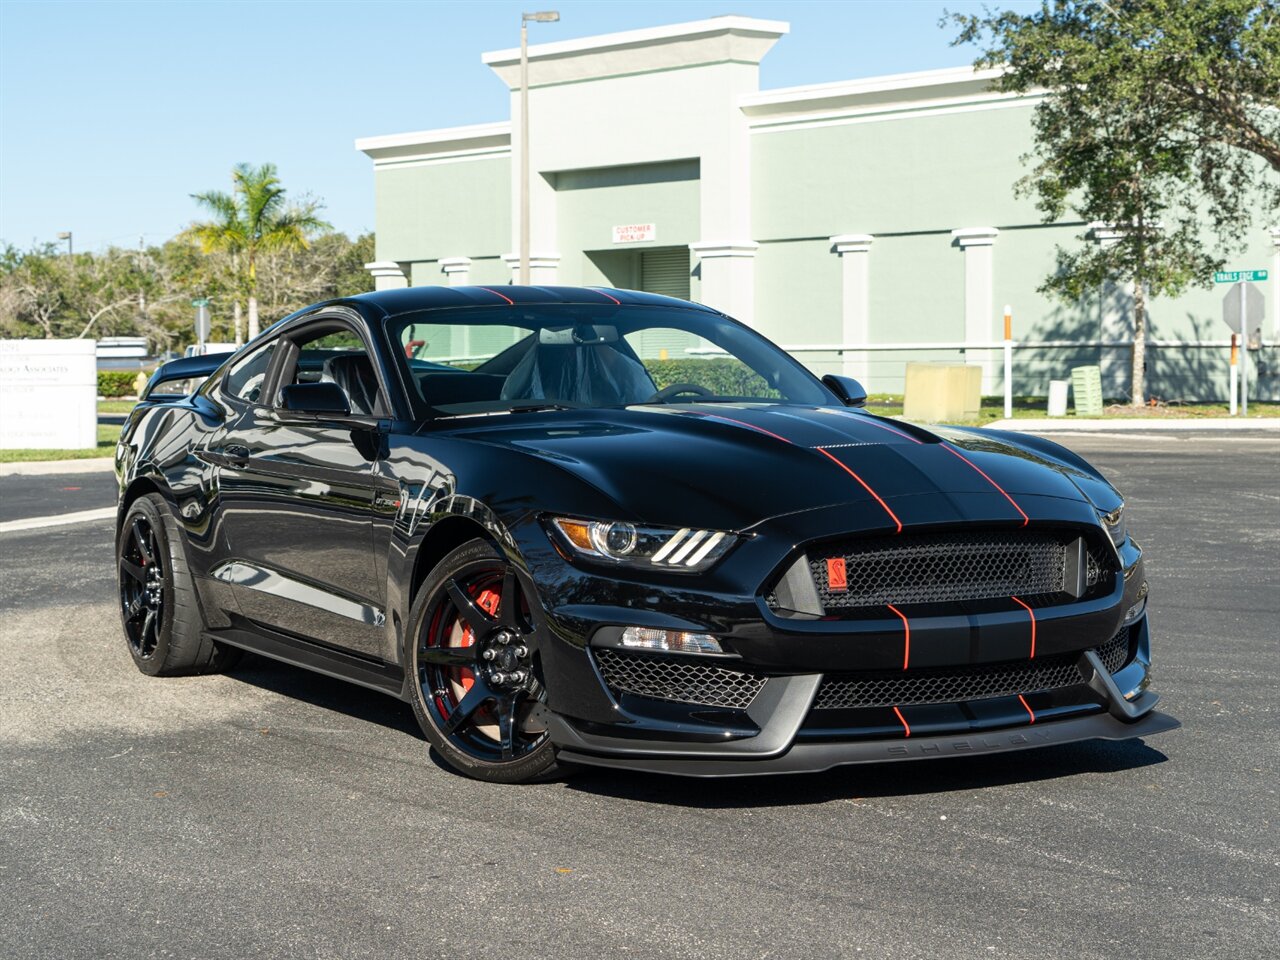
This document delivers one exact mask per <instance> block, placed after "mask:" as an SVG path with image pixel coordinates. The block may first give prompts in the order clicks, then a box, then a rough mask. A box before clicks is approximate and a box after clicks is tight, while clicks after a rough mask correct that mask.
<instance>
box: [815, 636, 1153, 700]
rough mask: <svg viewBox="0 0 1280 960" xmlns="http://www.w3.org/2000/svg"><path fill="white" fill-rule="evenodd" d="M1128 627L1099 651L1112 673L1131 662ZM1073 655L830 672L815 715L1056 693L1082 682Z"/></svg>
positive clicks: (819, 692) (819, 695)
mask: <svg viewBox="0 0 1280 960" xmlns="http://www.w3.org/2000/svg"><path fill="white" fill-rule="evenodd" d="M1129 647H1130V644H1129V628H1128V627H1124V628H1122V629H1121V630H1120V632H1119V633H1117V634H1116V635H1115V636H1114V637H1112V638H1111V639H1110V640H1108V641H1107V642H1106V643H1105V644H1103V645H1102V646H1100V647H1098V648H1097V653H1098V656H1099V657H1101V659H1102V662H1103V664H1104V665H1105V666H1106V668H1107V670H1108V671H1110V672H1111V673H1115V672H1116V671H1117V670H1119V669H1120V668H1121V667H1123V666H1124V665H1125V664H1126V663H1128V661H1129V652H1130V651H1129ZM1078 659H1079V656H1078V655H1077V654H1074V653H1068V654H1059V655H1057V656H1051V657H1040V658H1037V659H1035V660H1018V661H1014V662H1010V663H993V664H983V665H981V666H972V667H949V668H945V669H939V670H909V671H902V672H900V673H848V674H838V673H830V674H827V675H826V677H824V678H823V680H822V685H821V686H820V687H819V688H818V696H817V698H816V699H815V700H814V704H813V707H814V709H815V710H848V709H852V708H856V707H892V706H906V705H908V704H919V703H957V702H960V701H963V700H985V699H987V698H990V697H1011V696H1013V695H1015V694H1019V693H1035V692H1036V691H1038V690H1057V689H1059V688H1061V687H1070V686H1074V685H1076V684H1078V683H1083V682H1084V679H1085V678H1084V676H1083V675H1082V674H1081V673H1080V670H1079V669H1078V668H1077V667H1076V661H1077V660H1078Z"/></svg>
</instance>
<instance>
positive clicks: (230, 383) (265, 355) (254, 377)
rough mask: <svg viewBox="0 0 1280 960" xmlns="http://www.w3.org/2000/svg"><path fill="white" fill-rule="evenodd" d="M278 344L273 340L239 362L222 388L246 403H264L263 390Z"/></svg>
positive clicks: (229, 372)
mask: <svg viewBox="0 0 1280 960" xmlns="http://www.w3.org/2000/svg"><path fill="white" fill-rule="evenodd" d="M275 349H276V342H275V341H274V340H273V341H271V343H268V344H267V345H266V346H265V347H259V348H258V349H257V350H255V351H254V352H253V353H251V354H249V355H248V356H247V357H245V358H244V359H243V360H238V361H237V362H236V363H235V365H234V366H232V368H231V369H230V370H228V371H227V375H226V377H225V378H224V379H223V381H222V388H223V389H224V390H225V391H226V392H227V393H229V394H230V395H231V396H233V397H235V398H236V399H238V400H244V401H245V402H246V403H260V402H264V398H262V396H261V394H262V388H263V386H264V384H265V383H266V379H267V368H268V367H270V366H271V356H272V354H273V353H274V352H275Z"/></svg>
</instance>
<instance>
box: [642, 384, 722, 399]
mask: <svg viewBox="0 0 1280 960" xmlns="http://www.w3.org/2000/svg"><path fill="white" fill-rule="evenodd" d="M686 393H691V394H694V395H695V396H699V397H714V396H715V393H714V392H713V391H711V390H708V389H707V388H706V387H700V386H698V385H697V384H696V383H671V384H668V385H667V386H665V387H663V388H662V389H661V390H659V391H658V392H657V393H655V394H654V395H653V396H652V397H650V398H649V399H648V401H646V402H648V403H666V402H667V401H668V400H670V399H672V398H674V397H679V396H682V395H683V394H686Z"/></svg>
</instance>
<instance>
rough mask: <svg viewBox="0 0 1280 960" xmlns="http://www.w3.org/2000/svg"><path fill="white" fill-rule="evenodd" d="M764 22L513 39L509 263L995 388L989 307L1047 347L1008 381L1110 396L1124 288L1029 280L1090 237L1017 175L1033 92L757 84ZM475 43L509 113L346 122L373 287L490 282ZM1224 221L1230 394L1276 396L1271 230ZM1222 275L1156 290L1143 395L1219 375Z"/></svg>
mask: <svg viewBox="0 0 1280 960" xmlns="http://www.w3.org/2000/svg"><path fill="white" fill-rule="evenodd" d="M787 30H788V27H787V24H785V23H779V22H774V21H766V20H757V19H750V18H745V17H736V16H726V17H718V18H715V19H711V20H703V21H698V22H695V23H684V24H676V25H671V26H664V27H657V28H653V29H646V30H636V31H630V32H626V33H618V34H610V35H607V36H598V37H590V38H586V39H581V40H571V41H566V42H558V43H546V44H540V45H536V46H532V47H530V48H529V76H530V82H529V101H530V110H529V113H530V126H531V138H530V151H529V159H530V167H531V171H532V173H531V181H532V194H531V210H532V215H531V225H532V226H531V229H532V247H531V249H532V259H531V282H533V283H561V284H601V285H607V286H614V287H628V288H638V289H644V290H651V291H655V292H661V293H668V294H673V295H675V296H681V297H690V298H692V299H694V300H699V301H702V302H704V303H708V304H711V305H713V306H716V307H718V308H720V309H722V310H724V311H725V312H727V313H729V314H731V315H733V316H735V317H737V318H738V319H740V320H743V321H745V322H747V323H749V324H752V325H753V326H755V327H757V328H758V329H760V330H761V331H762V332H764V333H765V334H766V335H768V336H769V337H771V338H772V339H774V340H775V341H777V342H778V343H781V344H783V345H784V346H787V347H788V348H792V349H795V350H796V351H797V355H798V356H799V357H800V359H802V360H803V361H804V362H806V363H808V364H809V365H810V366H811V367H813V368H814V369H815V370H816V371H817V372H819V373H826V372H846V373H850V374H852V375H854V376H857V377H859V378H861V379H863V380H864V381H865V382H866V383H867V385H868V386H869V387H870V389H872V390H881V391H890V390H900V389H901V384H902V378H903V364H904V362H905V361H906V360H907V359H915V360H919V359H938V360H962V361H964V362H968V363H978V364H982V365H983V367H984V392H987V393H997V392H999V391H1000V390H1001V389H1003V387H1002V375H1003V374H1002V364H1001V361H1000V355H999V353H998V352H996V351H993V350H991V349H990V347H989V346H988V347H982V346H978V345H980V344H988V345H989V344H990V343H991V342H992V341H995V340H998V339H1000V338H1002V336H1003V326H1004V324H1003V312H1004V306H1005V305H1006V304H1008V305H1010V306H1011V307H1012V309H1013V317H1014V336H1015V339H1018V340H1023V341H1038V342H1042V343H1044V342H1047V343H1049V344H1053V345H1045V346H1039V347H1034V348H1020V349H1019V350H1018V351H1017V353H1016V358H1017V359H1016V363H1015V375H1014V385H1015V390H1016V392H1018V393H1043V392H1044V390H1045V388H1046V384H1047V381H1048V380H1049V379H1051V378H1061V377H1065V376H1066V375H1067V374H1066V371H1067V370H1068V369H1069V368H1070V367H1071V366H1074V365H1077V364H1080V363H1100V364H1101V365H1102V368H1103V374H1104V385H1105V388H1106V390H1107V392H1108V394H1109V395H1113V396H1118V395H1121V394H1123V393H1124V389H1125V388H1124V385H1125V384H1126V383H1127V368H1128V363H1129V352H1128V349H1127V347H1126V346H1124V345H1123V344H1124V341H1125V340H1126V338H1127V337H1129V336H1130V335H1131V334H1130V318H1129V313H1128V304H1127V297H1126V295H1125V294H1124V293H1123V292H1122V291H1121V290H1118V289H1109V290H1103V291H1099V295H1098V296H1097V298H1096V299H1094V300H1093V301H1092V302H1089V303H1083V304H1080V305H1078V306H1070V307H1069V306H1064V305H1063V304H1061V303H1059V302H1057V301H1054V300H1051V299H1048V298H1046V297H1045V296H1044V295H1042V294H1039V293H1037V292H1036V287H1037V286H1039V285H1040V283H1041V282H1042V281H1043V279H1044V277H1045V276H1046V274H1047V273H1048V272H1050V270H1051V269H1052V266H1053V263H1054V246H1055V244H1057V243H1062V244H1068V243H1071V242H1074V238H1076V237H1079V236H1082V235H1085V236H1087V237H1088V238H1089V242H1096V243H1104V244H1105V243H1107V242H1108V239H1109V236H1110V234H1109V233H1108V231H1107V230H1106V229H1105V228H1103V227H1101V226H1094V227H1091V226H1090V225H1089V224H1084V223H1066V222H1064V223H1054V224H1043V223H1041V222H1040V219H1039V215H1038V213H1037V211H1036V210H1035V208H1034V206H1033V204H1032V202H1031V201H1030V200H1029V199H1026V198H1018V197H1015V195H1014V191H1013V185H1014V183H1015V181H1016V180H1017V179H1018V178H1019V177H1020V176H1022V175H1023V174H1024V173H1025V169H1024V167H1023V165H1022V163H1021V161H1020V157H1021V156H1022V155H1023V154H1025V153H1026V152H1027V151H1028V149H1029V148H1030V146H1031V124H1030V119H1031V112H1032V108H1033V106H1034V104H1035V98H1034V97H1022V98H1015V97H1010V96H1007V95H1004V94H999V93H995V92H992V91H991V90H990V89H989V84H990V81H991V79H992V77H993V76H994V72H991V71H988V72H981V71H977V72H975V71H974V70H972V69H969V68H962V69H947V70H934V71H927V72H923V73H913V74H901V75H896V76H887V77H874V78H870V79H863V80H850V81H847V82H839V83H828V84H820V85H814V86H806V87H794V88H789V89H782V90H768V91H762V90H760V89H759V84H758V79H759V63H760V61H761V59H762V58H763V57H764V56H765V55H766V54H767V53H768V52H769V50H770V48H771V47H772V46H773V45H774V44H775V43H776V42H778V41H779V40H780V39H781V38H783V37H784V35H785V34H786V33H787ZM784 42H785V41H784ZM483 60H484V62H485V63H486V64H488V65H489V66H490V67H491V68H492V69H493V71H494V72H495V73H496V74H497V75H498V78H499V79H500V80H501V81H502V82H504V83H506V84H507V86H508V87H509V88H510V89H511V115H512V121H511V122H501V123H487V124H478V125H475V126H467V127H457V128H453V129H446V130H430V131H424V132H417V133H405V134H391V135H386V136H373V137H368V138H365V139H361V140H358V141H357V142H356V147H357V148H358V149H360V150H362V151H363V152H364V153H365V154H367V155H368V156H369V157H370V158H371V159H372V161H373V171H374V179H375V183H376V197H377V201H376V202H377V211H376V224H377V262H375V263H372V264H370V265H369V269H370V271H371V273H372V274H373V276H374V280H375V283H376V285H377V286H378V288H380V289H381V288H387V287H394V286H403V285H406V284H412V285H423V284H461V283H474V284H486V285H493V284H505V283H510V282H512V279H513V275H514V274H515V272H516V270H517V268H518V263H517V261H518V256H517V254H516V253H515V252H514V251H516V250H517V249H518V231H519V224H518V202H519V201H518V196H519V189H518V187H519V183H518V179H517V178H518V174H519V157H518V153H517V151H518V150H519V149H520V144H519V141H518V137H516V136H513V131H518V129H519V108H520V97H519V66H518V62H519V54H518V51H517V50H503V51H498V52H494V53H487V54H484V55H483ZM1277 219H1280V218H1277ZM1246 240H1247V242H1248V245H1249V249H1248V252H1247V254H1245V255H1244V256H1242V257H1241V258H1240V261H1239V263H1238V266H1239V267H1241V268H1265V269H1269V270H1270V278H1269V279H1268V281H1266V282H1265V283H1264V284H1262V285H1261V286H1262V287H1263V293H1264V294H1265V296H1266V317H1265V321H1264V323H1263V330H1262V332H1263V338H1264V341H1265V343H1266V344H1269V345H1268V346H1264V347H1263V349H1261V350H1260V351H1256V352H1255V354H1254V359H1255V361H1256V363H1257V367H1256V369H1254V370H1253V371H1251V375H1252V377H1253V378H1254V380H1255V384H1256V388H1255V389H1253V390H1251V391H1250V393H1251V396H1253V397H1257V398H1280V376H1278V375H1277V366H1278V365H1280V351H1277V349H1276V348H1275V346H1274V344H1275V342H1276V341H1277V340H1280V229H1273V230H1270V231H1268V230H1257V231H1256V235H1250V236H1249V237H1247V238H1246ZM1225 292H1226V290H1225V288H1223V287H1219V288H1218V289H1215V290H1209V291H1205V290H1199V289H1197V290H1194V291H1192V292H1190V293H1188V294H1187V295H1185V296H1183V297H1181V298H1179V299H1176V300H1167V299H1164V300H1161V299H1157V300H1156V301H1155V302H1154V303H1153V305H1152V309H1151V312H1152V318H1151V330H1150V336H1151V338H1152V339H1153V341H1154V345H1153V347H1152V348H1150V349H1149V360H1148V377H1149V384H1150V387H1149V390H1150V393H1151V394H1152V395H1155V396H1158V397H1162V398H1165V399H1176V398H1185V399H1192V398H1202V399H1211V398H1212V399H1222V398H1224V397H1225V391H1226V382H1227V363H1228V360H1227V356H1228V350H1227V347H1226V346H1225V345H1224V344H1225V340H1226V337H1227V336H1228V331H1227V328H1226V327H1225V325H1224V324H1223V322H1222V319H1221V317H1222V298H1223V295H1224V294H1225ZM1117 342H1119V343H1120V344H1121V345H1119V346H1107V344H1112V343H1117ZM913 344H926V345H931V346H929V347H927V348H920V347H912V346H911V345H913ZM966 345H972V346H966ZM840 346H846V347H854V346H857V347H874V348H875V349H869V350H856V351H848V352H844V353H839V352H837V351H835V350H834V349H833V348H835V347H840ZM822 348H826V349H822Z"/></svg>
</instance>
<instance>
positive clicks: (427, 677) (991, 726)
mask: <svg viewBox="0 0 1280 960" xmlns="http://www.w3.org/2000/svg"><path fill="white" fill-rule="evenodd" d="M222 359H223V358H221V357H220V358H216V359H213V360H212V361H211V360H209V359H208V358H193V359H190V360H180V361H175V363H174V364H171V365H169V366H167V367H165V368H162V369H161V370H160V371H159V372H158V373H157V375H156V377H155V378H154V380H153V383H152V384H151V388H150V389H149V390H148V392H147V396H146V399H145V400H144V402H142V403H141V404H139V406H138V407H137V409H136V410H135V411H134V413H133V414H132V415H131V416H130V418H129V420H128V422H127V424H126V425H125V428H124V431H123V435H122V437H121V440H120V444H119V448H118V451H117V463H116V466H117V470H118V473H119V480H120V502H119V535H118V549H117V554H118V563H119V589H120V608H121V615H122V617H123V621H124V629H125V634H126V636H127V639H128V644H129V649H130V651H131V653H132V655H133V658H134V660H135V662H136V663H137V665H138V667H139V668H140V669H141V670H143V671H144V672H146V673H149V674H155V675H161V674H173V673H190V672H206V671H214V670H221V669H226V668H228V667H229V666H230V665H231V664H232V663H234V662H235V660H236V659H237V657H238V656H239V654H240V651H242V650H252V651H255V652H257V653H260V654H265V655H267V656H269V657H275V658H277V659H280V660H284V661H287V662H289V663H293V664H298V665H300V666H303V667H307V668H310V669H312V670H316V671H319V672H321V673H325V674H329V675H330V676H335V677H341V678H344V679H347V680H351V681H353V682H355V683H358V684H361V685H363V686H366V687H370V688H372V689H375V690H381V691H383V692H385V693H389V694H391V695H393V696H396V697H400V698H402V699H404V700H406V701H408V702H409V703H410V704H412V706H413V710H414V712H415V713H416V715H417V718H418V720H419V722H420V723H421V725H422V729H423V731H424V732H425V733H426V736H427V738H428V739H429V740H430V742H431V744H432V745H433V746H434V747H435V748H436V750H437V751H439V754H440V756H441V757H443V759H444V760H445V761H447V762H448V763H449V764H450V765H452V766H453V767H454V768H456V769H457V770H460V771H462V772H464V773H467V774H470V775H472V776H475V777H480V778H483V779H486V780H493V781H501V782H516V781H528V780H535V779H541V778H546V777H549V776H553V775H555V774H556V773H557V772H558V771H560V770H562V769H566V768H568V767H571V766H573V765H576V764H594V765H599V766H616V767H627V768H633V769H644V770H654V771H663V772H667V773H679V774H689V775H696V776H713V775H739V774H757V773H760V774H763V773H785V772H793V771H809V770H822V769H825V768H828V767H832V766H835V765H838V764H846V763H860V762H866V761H883V760H901V759H910V758H917V757H938V756H951V755H957V754H972V753H991V752H999V751H1007V750H1017V749H1021V748H1026V747H1035V746H1041V745H1045V744H1054V743H1063V742H1066V741H1072V740H1083V739H1089V738H1107V739H1124V738H1130V737H1142V736H1146V735H1149V734H1153V733H1158V732H1160V731H1163V730H1168V729H1170V728H1172V727H1174V726H1176V725H1177V722H1176V721H1174V720H1172V719H1170V718H1168V717H1167V716H1164V715H1161V714H1157V713H1155V712H1154V711H1153V710H1152V707H1153V706H1154V704H1155V701H1156V697H1155V694H1153V693H1151V692H1150V691H1149V690H1148V689H1147V687H1148V680H1149V664H1150V645H1149V632H1148V626H1147V618H1146V597H1147V582H1146V579H1145V576H1144V573H1143V565H1142V552H1141V550H1140V549H1139V547H1138V545H1137V544H1136V543H1135V542H1134V541H1133V539H1132V538H1130V537H1129V536H1128V534H1127V532H1126V529H1125V518H1124V504H1123V501H1122V500H1121V498H1120V495H1119V494H1118V493H1116V491H1115V490H1114V489H1113V488H1112V487H1111V485H1110V484H1109V483H1107V481H1106V480H1105V479H1103V477H1102V476H1101V475H1100V474H1099V473H1098V471H1096V470H1094V469H1093V468H1092V467H1090V466H1089V465H1088V464H1087V463H1085V462H1084V461H1083V460H1081V459H1080V458H1079V457H1077V456H1076V455H1074V454H1072V453H1071V452H1070V451H1068V450H1065V449H1063V448H1062V447H1059V446H1058V445H1056V444H1053V443H1050V442H1049V441H1046V440H1041V439H1037V438H1035V437H1031V436H1015V435H1010V434H1005V433H999V432H996V431H989V430H969V429H956V428H933V429H929V430H926V429H923V428H921V427H918V426H914V425H912V424H909V423H903V422H900V421H897V420H891V419H885V418H881V417H877V416H873V415H871V414H869V413H867V412H865V411H864V410H863V409H859V408H860V407H861V406H862V404H863V402H864V400H865V394H864V392H863V390H862V388H861V387H860V386H859V385H858V384H857V382H856V381H853V380H849V379H846V378H842V377H833V376H829V377H826V378H824V379H822V380H819V379H817V378H816V377H814V376H813V375H812V374H810V373H809V372H808V371H807V370H806V369H805V368H804V367H802V366H801V365H800V364H798V363H797V362H796V361H795V360H793V359H792V358H791V357H790V356H788V355H787V354H786V353H784V352H783V351H782V350H780V349H778V348H777V347H775V346H774V345H773V344H771V343H770V342H768V341H767V340H765V339H764V338H763V337H761V336H759V335H758V334H756V333H755V332H753V331H752V330H750V329H749V328H747V327H745V326H743V325H742V324H739V323H737V322H735V321H733V320H731V319H729V318H728V317H725V316H723V315H722V314H720V313H717V312H716V311H714V310H711V309H708V308H706V307H701V306H697V305H695V304H690V303H686V302H684V301H680V300H672V299H668V298H665V297H659V296H653V295H650V294H643V293H635V292H628V291H622V290H611V289H595V288H586V289H576V288H568V287H516V286H511V287H501V288H496V289H488V288H484V287H456V288H415V289H408V290H396V291H386V292H382V293H376V294H368V295H364V296H358V297H353V298H351V299H347V300H342V301H335V302H331V303H323V304H319V305H317V306H314V307H310V308H308V309H306V310H303V311H301V312H299V313H296V314H294V315H293V316H290V317H288V318H286V319H284V320H282V321H280V322H279V323H278V324H276V325H275V326H273V327H272V328H271V329H269V330H267V331H266V332H265V333H263V334H262V336H260V337H259V338H257V339H256V340H255V341H254V342H252V343H250V344H248V345H247V346H246V347H244V348H243V349H242V350H240V351H239V352H238V353H236V354H234V355H233V356H232V357H231V358H230V359H227V360H226V361H225V362H224V363H222V364H221V366H218V367H217V368H216V370H215V369H214V367H215V366H216V365H217V363H218V361H220V360H222ZM197 361H199V362H197ZM201 364H204V366H201ZM206 374H211V375H209V376H208V379H207V380H206V381H205V382H204V383H203V385H202V386H201V387H200V388H199V389H198V390H196V391H195V392H194V393H192V394H190V395H188V396H170V395H165V394H164V393H162V392H161V388H162V387H163V386H164V383H165V381H167V380H187V379H190V378H193V377H199V376H203V375H206Z"/></svg>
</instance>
